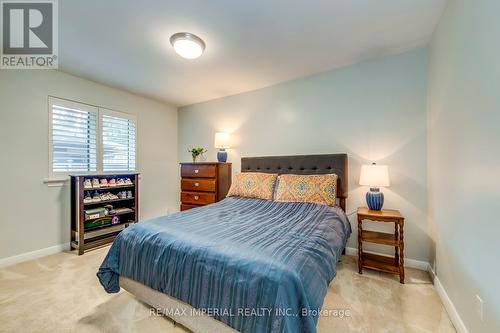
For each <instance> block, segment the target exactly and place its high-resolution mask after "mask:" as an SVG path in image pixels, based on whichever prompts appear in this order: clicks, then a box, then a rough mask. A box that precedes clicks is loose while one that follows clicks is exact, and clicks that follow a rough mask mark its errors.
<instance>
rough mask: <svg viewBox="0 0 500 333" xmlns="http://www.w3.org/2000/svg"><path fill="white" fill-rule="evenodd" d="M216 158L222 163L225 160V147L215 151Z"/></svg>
mask: <svg viewBox="0 0 500 333" xmlns="http://www.w3.org/2000/svg"><path fill="white" fill-rule="evenodd" d="M217 160H218V161H219V162H222V163H225V162H226V161H227V151H226V150H225V149H220V150H219V151H218V152H217Z"/></svg>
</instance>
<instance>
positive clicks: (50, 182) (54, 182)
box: [43, 178, 69, 187]
mask: <svg viewBox="0 0 500 333" xmlns="http://www.w3.org/2000/svg"><path fill="white" fill-rule="evenodd" d="M43 183H44V184H46V185H47V186H48V187H63V186H65V185H66V184H68V183H69V178H45V179H44V180H43Z"/></svg>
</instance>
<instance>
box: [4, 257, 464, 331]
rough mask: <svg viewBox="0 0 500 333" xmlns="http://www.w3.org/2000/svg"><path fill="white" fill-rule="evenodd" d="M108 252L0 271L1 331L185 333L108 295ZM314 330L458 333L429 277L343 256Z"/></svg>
mask: <svg viewBox="0 0 500 333" xmlns="http://www.w3.org/2000/svg"><path fill="white" fill-rule="evenodd" d="M107 250H108V248H104V249H100V250H96V251H93V252H89V253H86V254H85V255H83V256H77V255H76V254H74V253H73V252H72V253H69V252H66V253H60V254H55V255H52V256H48V257H44V258H41V259H38V260H32V261H28V262H24V263H21V264H18V265H14V266H10V267H7V268H6V269H2V270H0V332H78V333H80V332H162V333H171V332H186V330H185V329H183V328H182V327H181V326H175V325H174V323H173V322H172V321H171V320H169V319H168V318H165V317H157V316H151V315H150V310H149V307H148V306H147V305H145V304H143V303H141V302H139V301H137V300H135V298H134V297H133V296H132V295H130V294H128V293H127V292H125V291H121V292H120V293H118V294H113V295H109V294H106V293H105V292H104V290H103V289H102V287H101V286H100V284H99V282H98V281H97V278H96V276H95V273H96V271H97V268H98V267H99V265H100V264H101V261H102V259H103V258H104V256H105V254H106V253H107ZM323 307H324V308H325V309H339V308H342V309H348V310H349V311H350V316H349V317H344V318H338V317H334V316H330V317H326V316H325V317H321V318H320V320H319V322H318V332H339V333H346V332H455V330H454V328H453V326H452V324H451V322H450V320H449V318H448V316H447V314H446V311H445V310H444V308H443V305H442V303H441V301H440V299H439V297H438V295H437V294H436V292H435V290H434V287H433V285H432V283H431V282H430V279H429V277H428V275H427V273H426V272H422V271H418V270H414V269H407V284H405V285H401V284H399V282H398V280H397V278H396V277H395V276H394V277H393V276H391V275H389V274H384V273H377V272H373V271H366V272H365V273H364V274H363V275H359V274H358V273H357V272H356V258H354V257H343V259H342V262H341V263H340V264H339V267H338V275H337V277H336V278H335V279H334V280H333V282H332V283H331V285H330V287H329V289H328V294H327V296H326V298H325V302H324V306H323Z"/></svg>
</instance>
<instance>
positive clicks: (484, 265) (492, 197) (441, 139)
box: [428, 0, 500, 332]
mask: <svg viewBox="0 0 500 333" xmlns="http://www.w3.org/2000/svg"><path fill="white" fill-rule="evenodd" d="M499 15H500V1H498V0H477V1H470V0H452V1H449V6H448V9H447V10H446V12H445V14H444V16H443V18H442V20H441V22H440V24H439V26H438V28H437V30H436V32H435V35H434V38H433V41H432V44H431V46H430V69H429V95H428V99H429V108H428V110H429V145H428V150H429V158H428V163H429V167H428V173H429V199H428V200H429V218H430V222H431V225H432V228H431V229H432V230H433V233H434V240H435V243H436V258H435V269H436V273H437V276H438V278H439V280H440V281H441V283H442V284H443V286H444V288H445V289H446V291H447V293H448V295H449V297H450V299H451V301H452V302H453V303H454V305H455V307H456V309H457V311H458V313H459V315H460V316H461V317H462V319H463V320H464V322H465V325H466V327H467V328H468V330H469V331H470V332H500V324H499V321H500V292H499V288H498V286H497V284H498V277H499V274H500V259H499V255H500V246H499V245H498V244H499V243H500V241H499V239H498V235H500V221H499V215H498V205H499V203H500V176H499V173H500V153H499V151H500V19H499V17H500V16H499ZM476 294H478V295H480V297H481V298H482V299H483V300H484V306H485V308H484V321H481V320H480V319H479V316H478V314H477V311H476V309H477V307H476V300H475V295H476Z"/></svg>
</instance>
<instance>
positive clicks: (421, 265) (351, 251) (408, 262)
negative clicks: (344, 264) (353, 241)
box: [345, 247, 429, 271]
mask: <svg viewBox="0 0 500 333" xmlns="http://www.w3.org/2000/svg"><path fill="white" fill-rule="evenodd" d="M345 253H346V254H348V255H350V256H357V255H358V249H356V248H354V247H346V249H345ZM366 253H375V252H371V251H366ZM375 254H378V255H382V256H386V254H382V253H375ZM405 267H408V268H416V269H420V270H422V271H427V270H428V268H429V263H428V262H427V261H421V260H416V259H409V258H405Z"/></svg>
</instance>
